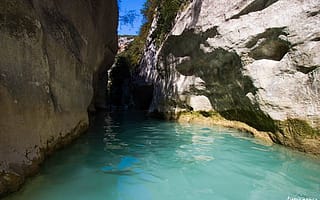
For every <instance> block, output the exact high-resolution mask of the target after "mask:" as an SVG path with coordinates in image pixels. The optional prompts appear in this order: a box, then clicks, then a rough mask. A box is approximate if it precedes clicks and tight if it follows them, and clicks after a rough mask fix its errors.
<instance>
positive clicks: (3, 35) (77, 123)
mask: <svg viewBox="0 0 320 200" xmlns="http://www.w3.org/2000/svg"><path fill="white" fill-rule="evenodd" d="M117 10H118V8H117V2H116V1H115V0H110V1H103V0H79V1H78V0H77V1H64V0H55V1H50V0H2V1H1V2H0V46H1V49H0V195H1V194H4V193H6V192H8V191H14V190H16V189H17V188H18V186H19V185H20V184H21V183H22V182H23V181H24V177H25V176H28V175H30V174H32V173H34V172H35V171H36V170H37V167H38V164H39V163H40V162H41V161H42V160H43V158H44V157H45V155H46V154H48V153H50V152H51V151H53V150H54V149H56V148H57V147H59V146H62V145H64V144H65V143H68V141H69V140H71V139H72V138H74V137H76V136H77V135H78V134H80V133H81V132H83V131H84V130H85V129H86V128H87V127H88V115H87V109H88V107H89V105H90V104H91V106H90V109H94V107H104V106H105V105H104V104H105V93H106V91H105V84H106V74H107V73H106V72H107V70H108V67H110V66H111V65H112V63H113V59H114V56H115V54H116V53H117V23H118V11H117Z"/></svg>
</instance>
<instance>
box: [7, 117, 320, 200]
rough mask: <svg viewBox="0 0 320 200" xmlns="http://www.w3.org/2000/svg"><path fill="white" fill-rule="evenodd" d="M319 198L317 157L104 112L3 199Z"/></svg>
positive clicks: (215, 130)
mask: <svg viewBox="0 0 320 200" xmlns="http://www.w3.org/2000/svg"><path fill="white" fill-rule="evenodd" d="M294 198H296V199H303V198H305V199H306V198H309V199H312V200H320V162H319V161H317V160H314V159H311V158H307V157H306V156H305V155H303V154H300V153H296V152H293V151H291V150H287V149H285V148H282V147H279V146H272V147H268V146H264V145H262V144H259V142H258V141H256V140H255V139H253V138H248V137H247V135H246V134H245V133H240V132H238V131H235V130H232V129H226V128H222V127H203V126H194V125H179V124H176V123H170V122H163V121H156V120H152V119H147V118H145V117H144V116H143V115H142V114H139V113H111V114H110V113H102V114H100V115H99V116H98V117H97V119H96V120H95V123H94V126H92V127H91V128H90V130H89V132H88V133H87V134H85V135H83V136H81V137H80V138H79V139H78V140H76V141H75V142H74V143H73V144H72V145H70V146H69V147H68V148H65V149H63V150H60V151H58V152H57V153H55V154H54V155H53V156H51V157H50V158H49V159H48V160H47V161H46V162H45V163H44V165H43V167H42V169H41V172H40V173H39V175H37V176H36V177H34V178H32V179H30V180H29V181H28V182H27V184H26V185H25V187H24V188H23V189H22V190H21V191H20V192H18V193H16V194H14V195H11V196H10V197H8V198H7V199H6V200H64V199H70V200H209V199H210V200H212V199H217V200H224V199H226V200H233V199H234V200H241V199H243V200H251V199H252V200H255V199H257V200H264V199H266V200H277V199H279V200H281V199H283V200H287V199H294Z"/></svg>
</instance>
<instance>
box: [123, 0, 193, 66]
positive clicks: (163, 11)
mask: <svg viewBox="0 0 320 200" xmlns="http://www.w3.org/2000/svg"><path fill="white" fill-rule="evenodd" d="M186 3H187V0H147V1H146V3H145V4H144V7H143V9H142V10H141V14H142V15H143V16H144V20H145V23H144V24H143V25H142V27H141V29H140V33H139V35H138V36H137V37H136V38H135V40H134V41H133V42H132V43H131V44H130V45H129V46H128V48H127V50H126V51H124V52H122V53H121V54H119V55H118V57H122V58H121V60H123V59H125V60H126V62H127V64H128V65H130V69H131V70H133V69H134V68H136V67H137V66H139V64H140V60H141V58H142V54H143V50H144V46H145V42H146V39H147V37H148V33H149V30H150V28H151V23H152V21H153V19H154V16H155V15H156V14H157V15H158V22H157V28H156V30H155V31H154V32H153V34H152V38H153V39H154V40H155V41H156V42H157V44H159V43H160V42H162V41H163V40H164V38H165V36H166V35H167V34H168V33H169V32H170V30H171V28H172V26H173V23H174V19H175V17H176V15H177V13H178V11H179V9H180V8H181V7H182V6H183V5H185V4H186ZM156 12H157V13H156Z"/></svg>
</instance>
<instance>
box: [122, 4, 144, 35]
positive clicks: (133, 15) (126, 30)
mask: <svg viewBox="0 0 320 200" xmlns="http://www.w3.org/2000/svg"><path fill="white" fill-rule="evenodd" d="M145 1H146V0H120V2H119V1H118V2H119V15H120V20H119V26H118V34H119V35H137V34H138V33H139V29H140V26H141V25H142V20H143V17H142V15H141V13H140V10H141V9H142V7H143V4H144V2H145ZM132 19H133V20H132Z"/></svg>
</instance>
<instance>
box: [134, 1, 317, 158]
mask: <svg viewBox="0 0 320 200" xmlns="http://www.w3.org/2000/svg"><path fill="white" fill-rule="evenodd" d="M319 9H320V2H319V1H314V0H307V1H298V0H295V1H289V0H270V1H267V0H245V1H243V0H236V1H232V2H230V1H224V0H219V1H214V0H197V1H192V2H191V3H190V5H189V6H188V7H187V8H184V10H183V11H182V12H181V13H180V14H179V16H178V17H177V19H176V21H175V25H174V27H173V29H172V30H171V32H170V33H169V35H168V37H167V38H166V40H165V41H164V42H163V43H162V44H160V45H158V46H157V45H156V42H155V41H154V40H153V39H152V30H151V33H150V37H149V38H148V41H151V42H149V46H147V48H146V50H145V53H144V58H143V61H142V65H141V66H140V72H139V73H138V74H139V75H140V79H143V78H142V77H144V80H146V82H148V84H152V85H154V95H153V101H152V103H151V106H150V108H149V111H150V112H156V113H165V115H168V116H169V117H174V116H175V115H176V114H177V113H179V111H185V110H187V111H188V110H194V109H197V110H199V109H201V105H200V104H195V105H196V108H194V107H193V105H191V104H190V98H191V97H192V98H195V97H199V98H200V97H201V99H204V98H205V97H206V98H207V99H208V100H209V101H210V103H211V106H212V108H213V109H214V110H215V111H217V112H219V113H220V115H222V116H223V117H225V118H227V119H230V120H238V121H242V122H245V123H247V124H248V125H250V126H252V127H254V128H256V129H258V130H262V131H268V132H271V133H273V134H272V135H271V139H272V140H273V141H275V142H277V143H280V144H284V145H286V146H289V147H293V148H295V149H299V150H300V151H305V152H309V153H314V154H320V150H319V149H320V142H319V141H320V139H319V135H320V131H319V129H320V123H319V122H320V118H319V116H320V96H319V94H320V92H319V91H320V90H319V88H320V85H319V80H320V77H319V75H320V73H319V69H320V68H319V66H320V60H319V52H320V49H319V48H320V43H319V33H320V28H319V27H320V19H319ZM203 102H207V101H206V100H203ZM207 108H208V105H207V103H205V105H204V106H203V110H207ZM305 130H307V131H305Z"/></svg>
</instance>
